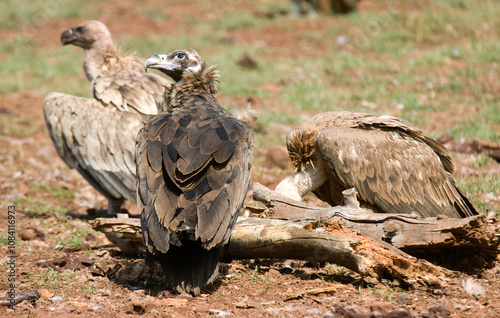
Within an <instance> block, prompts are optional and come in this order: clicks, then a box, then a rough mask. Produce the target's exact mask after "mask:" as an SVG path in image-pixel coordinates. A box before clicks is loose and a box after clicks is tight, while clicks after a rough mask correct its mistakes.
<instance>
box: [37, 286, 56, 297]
mask: <svg viewBox="0 0 500 318" xmlns="http://www.w3.org/2000/svg"><path fill="white" fill-rule="evenodd" d="M38 292H39V293H40V297H41V298H44V299H49V298H51V297H54V293H52V292H50V291H48V290H47V289H45V288H42V289H40V290H38Z"/></svg>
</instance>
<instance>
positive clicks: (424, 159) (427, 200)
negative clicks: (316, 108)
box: [276, 112, 477, 218]
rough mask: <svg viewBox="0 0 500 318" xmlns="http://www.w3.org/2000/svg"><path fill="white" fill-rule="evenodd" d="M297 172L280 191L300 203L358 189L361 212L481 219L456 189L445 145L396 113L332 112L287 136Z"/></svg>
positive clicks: (336, 200)
mask: <svg viewBox="0 0 500 318" xmlns="http://www.w3.org/2000/svg"><path fill="white" fill-rule="evenodd" d="M287 147H288V153H289V155H290V158H291V160H292V162H293V164H294V166H295V167H296V169H297V173H295V174H294V175H292V176H289V177H287V178H285V179H284V180H283V181H282V182H281V183H280V184H278V186H277V187H276V191H277V192H279V193H281V194H283V195H285V196H288V197H290V198H292V199H296V200H300V199H301V198H302V196H304V195H305V194H306V193H308V192H309V191H312V192H313V193H314V194H316V196H317V197H318V198H320V199H321V200H323V201H326V202H328V203H329V204H330V205H333V206H335V205H339V204H341V203H342V191H343V190H345V189H349V188H352V187H354V188H355V189H356V191H357V192H358V194H357V197H358V200H359V201H360V203H361V206H362V207H366V208H369V209H372V210H373V211H375V212H383V213H412V212H416V213H418V214H420V215H422V216H424V217H429V216H436V215H440V214H442V215H447V216H449V217H457V218H460V217H467V216H471V215H475V214H477V212H476V210H475V209H474V207H473V206H472V204H471V203H470V202H469V200H468V199H467V198H466V196H465V195H464V193H463V192H462V191H461V190H460V189H459V188H458V187H457V186H456V185H455V181H454V179H453V177H452V175H451V174H452V173H453V164H452V162H451V158H450V155H449V154H448V151H447V150H446V149H445V147H444V146H443V145H442V144H441V143H439V142H438V141H436V140H434V139H432V138H429V137H426V136H424V135H423V134H422V132H421V131H420V130H418V129H417V128H415V127H414V126H413V125H412V124H411V123H409V122H407V121H405V120H403V119H398V118H395V117H391V116H378V115H373V114H363V113H352V112H328V113H322V114H318V115H316V116H314V117H313V118H311V119H310V120H308V121H307V122H306V123H304V124H303V125H302V127H300V128H296V129H293V130H292V131H291V132H290V133H289V134H288V136H287Z"/></svg>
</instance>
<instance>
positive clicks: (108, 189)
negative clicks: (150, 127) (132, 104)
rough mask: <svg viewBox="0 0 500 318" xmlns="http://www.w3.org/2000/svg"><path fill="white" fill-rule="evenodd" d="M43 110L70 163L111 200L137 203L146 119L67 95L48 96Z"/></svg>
mask: <svg viewBox="0 0 500 318" xmlns="http://www.w3.org/2000/svg"><path fill="white" fill-rule="evenodd" d="M43 109H44V114H45V120H46V123H47V127H48V130H49V134H50V137H51V138H52V141H53V143H54V145H55V147H56V149H57V152H58V153H59V156H61V158H62V159H63V160H64V162H65V163H66V164H67V165H68V166H69V167H71V168H75V169H77V170H78V172H80V174H82V176H83V177H84V178H85V179H86V180H87V181H88V182H89V183H90V184H91V185H92V186H93V187H94V188H96V189H97V190H98V191H99V192H100V193H102V194H103V195H104V196H106V197H107V198H114V199H117V200H123V198H125V199H127V200H130V201H132V202H135V201H136V198H137V197H136V192H135V190H136V185H135V183H136V180H135V170H136V165H135V158H134V156H135V149H134V146H135V140H134V136H135V135H136V132H137V131H139V129H140V128H141V127H142V126H143V124H144V121H145V120H144V118H143V116H142V115H140V114H138V113H131V112H121V111H118V110H117V109H116V108H114V107H105V106H103V105H102V103H101V102H99V101H97V100H94V99H89V98H82V97H76V96H71V95H66V94H62V93H50V94H49V95H47V97H46V98H45V100H44V104H43Z"/></svg>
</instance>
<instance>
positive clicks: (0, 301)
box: [0, 290, 40, 308]
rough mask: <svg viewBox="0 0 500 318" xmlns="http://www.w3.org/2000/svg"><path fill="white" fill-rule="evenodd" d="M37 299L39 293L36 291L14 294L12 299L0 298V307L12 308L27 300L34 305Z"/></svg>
mask: <svg viewBox="0 0 500 318" xmlns="http://www.w3.org/2000/svg"><path fill="white" fill-rule="evenodd" d="M38 298H40V293H39V292H38V291H36V290H25V291H22V292H19V293H15V294H14V295H12V297H11V296H10V295H9V296H7V297H3V298H0V306H9V307H10V308H13V307H14V306H15V305H17V304H19V303H21V302H23V301H25V300H28V301H29V302H31V303H32V304H34V303H35V302H36V301H37V300H38Z"/></svg>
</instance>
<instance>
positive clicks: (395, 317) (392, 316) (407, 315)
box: [384, 307, 413, 318]
mask: <svg viewBox="0 0 500 318" xmlns="http://www.w3.org/2000/svg"><path fill="white" fill-rule="evenodd" d="M384 317H386V318H412V317H413V315H412V314H411V312H410V311H409V310H408V309H406V308H404V307H400V308H396V309H394V310H392V311H390V312H389V313H387V315H386V316H384Z"/></svg>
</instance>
